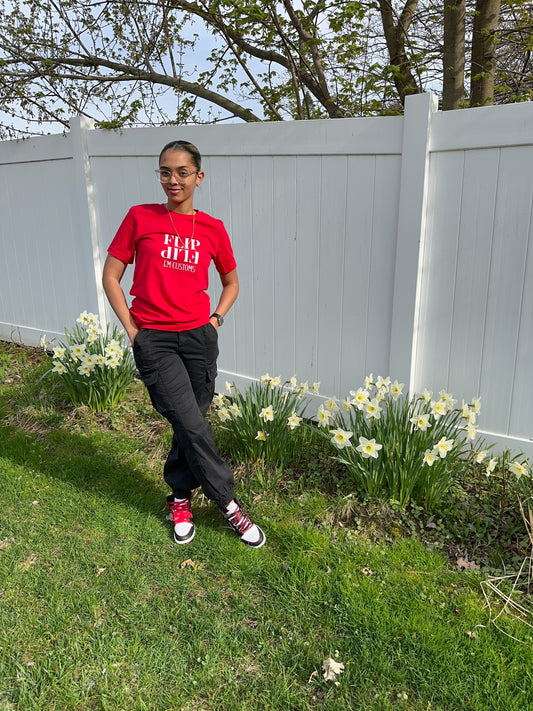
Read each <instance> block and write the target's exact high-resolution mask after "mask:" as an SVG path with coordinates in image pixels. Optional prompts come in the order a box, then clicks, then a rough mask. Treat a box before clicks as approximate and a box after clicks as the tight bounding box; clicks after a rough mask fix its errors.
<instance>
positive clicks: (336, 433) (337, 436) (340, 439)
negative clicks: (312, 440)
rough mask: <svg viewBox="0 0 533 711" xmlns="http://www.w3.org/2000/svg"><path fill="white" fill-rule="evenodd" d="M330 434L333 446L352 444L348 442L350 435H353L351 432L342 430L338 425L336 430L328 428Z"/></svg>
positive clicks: (342, 447)
mask: <svg viewBox="0 0 533 711" xmlns="http://www.w3.org/2000/svg"><path fill="white" fill-rule="evenodd" d="M330 434H331V435H333V437H332V438H331V442H332V443H333V444H334V445H335V447H337V449H344V448H345V447H351V446H352V443H351V442H350V437H352V436H353V432H348V431H347V430H342V429H341V428H340V427H339V428H338V429H336V430H330ZM363 456H364V455H363ZM376 456H377V455H376Z"/></svg>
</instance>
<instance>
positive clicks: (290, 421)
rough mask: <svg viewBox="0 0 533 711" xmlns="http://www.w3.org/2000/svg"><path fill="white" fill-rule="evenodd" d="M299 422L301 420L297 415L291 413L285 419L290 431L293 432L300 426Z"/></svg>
mask: <svg viewBox="0 0 533 711" xmlns="http://www.w3.org/2000/svg"><path fill="white" fill-rule="evenodd" d="M301 421H302V418H301V417H298V415H297V414H296V413H295V412H293V413H292V415H291V416H290V417H288V418H287V425H288V426H289V427H290V428H291V430H294V429H295V428H296V427H299V426H300V422H301Z"/></svg>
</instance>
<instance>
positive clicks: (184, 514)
mask: <svg viewBox="0 0 533 711" xmlns="http://www.w3.org/2000/svg"><path fill="white" fill-rule="evenodd" d="M167 508H169V509H170V511H171V512H172V520H173V522H174V525H176V524H177V523H189V521H190V520H191V519H192V512H191V502H190V499H184V500H183V501H170V502H167V504H166V506H165V509H167ZM165 509H163V511H164V510H165Z"/></svg>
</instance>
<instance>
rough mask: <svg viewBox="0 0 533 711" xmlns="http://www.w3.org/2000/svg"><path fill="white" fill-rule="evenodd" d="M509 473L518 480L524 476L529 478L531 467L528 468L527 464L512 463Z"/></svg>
mask: <svg viewBox="0 0 533 711" xmlns="http://www.w3.org/2000/svg"><path fill="white" fill-rule="evenodd" d="M509 471H511V472H512V473H513V474H514V475H515V476H516V478H517V479H520V478H521V477H523V476H529V467H528V466H527V464H520V463H519V462H511V463H510V464H509Z"/></svg>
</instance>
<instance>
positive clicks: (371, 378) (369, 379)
mask: <svg viewBox="0 0 533 711" xmlns="http://www.w3.org/2000/svg"><path fill="white" fill-rule="evenodd" d="M371 385H374V374H373V373H370V375H367V376H366V378H365V379H364V380H363V388H364V389H365V390H368V388H369V387H370V386H371Z"/></svg>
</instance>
